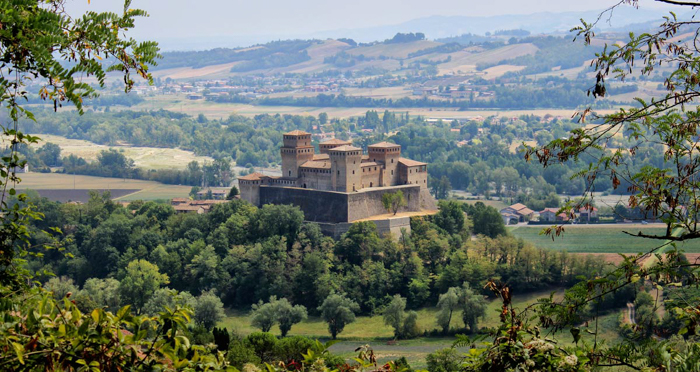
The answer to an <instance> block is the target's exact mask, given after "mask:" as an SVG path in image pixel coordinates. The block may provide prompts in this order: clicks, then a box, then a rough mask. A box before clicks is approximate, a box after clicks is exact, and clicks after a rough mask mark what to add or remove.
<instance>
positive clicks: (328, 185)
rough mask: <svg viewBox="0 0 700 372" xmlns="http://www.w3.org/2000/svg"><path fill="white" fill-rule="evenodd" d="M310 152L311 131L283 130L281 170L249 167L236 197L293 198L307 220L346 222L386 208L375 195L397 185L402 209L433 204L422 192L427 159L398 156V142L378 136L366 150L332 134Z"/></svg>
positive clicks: (269, 201) (284, 200) (414, 209)
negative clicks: (265, 171)
mask: <svg viewBox="0 0 700 372" xmlns="http://www.w3.org/2000/svg"><path fill="white" fill-rule="evenodd" d="M319 150H320V154H316V153H315V148H314V146H313V145H312V144H311V134H309V133H306V132H304V131H299V130H295V131H292V132H289V133H285V134H284V137H283V146H282V148H281V150H280V153H281V156H282V176H281V177H279V176H266V175H262V174H260V173H253V174H249V175H246V176H242V177H239V178H238V183H239V188H240V191H241V198H242V199H245V200H247V201H249V202H251V203H252V204H254V205H258V206H260V205H264V204H293V205H297V206H299V207H300V208H301V209H302V210H303V211H304V214H305V216H306V219H307V220H309V221H315V222H326V223H347V222H353V221H357V220H360V219H367V218H370V217H373V216H376V215H382V214H386V213H387V212H386V210H384V208H383V206H382V203H381V196H382V195H383V194H384V193H387V192H396V191H397V190H402V192H403V193H404V196H405V198H406V201H407V206H406V207H404V208H403V209H402V210H401V211H402V212H420V211H423V210H435V209H437V206H436V203H435V200H434V199H433V198H432V196H431V195H430V193H429V192H428V165H427V164H426V163H421V162H419V161H415V160H411V159H406V158H402V157H401V146H399V145H396V144H393V143H389V142H380V143H376V144H373V145H370V146H368V148H367V153H366V154H365V153H363V151H362V149H361V148H359V147H355V146H352V144H351V143H350V142H348V141H343V140H339V139H332V140H328V141H325V142H322V143H320V144H319Z"/></svg>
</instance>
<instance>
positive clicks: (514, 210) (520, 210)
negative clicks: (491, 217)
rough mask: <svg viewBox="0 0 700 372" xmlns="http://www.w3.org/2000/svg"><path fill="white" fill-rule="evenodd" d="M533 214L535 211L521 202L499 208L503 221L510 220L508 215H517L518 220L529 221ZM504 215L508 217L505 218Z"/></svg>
mask: <svg viewBox="0 0 700 372" xmlns="http://www.w3.org/2000/svg"><path fill="white" fill-rule="evenodd" d="M534 214H535V211H533V210H532V209H530V208H528V207H527V206H525V204H521V203H516V204H513V205H511V206H510V207H506V208H503V209H501V216H503V221H504V222H507V221H512V218H510V217H511V216H510V215H515V216H517V221H518V222H527V221H530V220H531V219H532V217H533V216H534ZM506 216H508V217H509V218H508V219H506ZM506 224H508V223H506Z"/></svg>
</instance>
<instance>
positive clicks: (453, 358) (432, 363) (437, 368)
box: [426, 348, 461, 372]
mask: <svg viewBox="0 0 700 372" xmlns="http://www.w3.org/2000/svg"><path fill="white" fill-rule="evenodd" d="M426 362H427V364H428V371H430V372H453V371H459V370H461V368H460V367H461V366H460V356H459V353H457V350H455V349H452V348H448V349H440V350H437V351H435V352H434V353H431V354H428V357H427V358H426Z"/></svg>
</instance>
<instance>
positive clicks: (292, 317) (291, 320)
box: [275, 298, 307, 337]
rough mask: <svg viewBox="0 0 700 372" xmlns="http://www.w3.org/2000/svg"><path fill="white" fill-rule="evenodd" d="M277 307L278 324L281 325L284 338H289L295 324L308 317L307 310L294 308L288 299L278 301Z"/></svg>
mask: <svg viewBox="0 0 700 372" xmlns="http://www.w3.org/2000/svg"><path fill="white" fill-rule="evenodd" d="M275 307H276V309H275V312H276V313H277V314H276V317H277V322H278V323H279V327H280V333H281V334H282V337H285V336H287V333H288V332H289V330H290V329H291V328H292V326H293V325H294V324H297V323H299V322H301V321H303V320H304V319H306V317H307V314H306V308H305V307H304V306H301V305H295V306H292V304H290V303H289V301H288V300H287V299H286V298H282V299H279V300H277V303H276V304H275Z"/></svg>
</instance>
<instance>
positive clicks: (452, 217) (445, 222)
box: [434, 200, 465, 235]
mask: <svg viewBox="0 0 700 372" xmlns="http://www.w3.org/2000/svg"><path fill="white" fill-rule="evenodd" d="M438 206H439V207H440V211H439V212H438V213H437V214H436V215H435V217H434V218H435V224H436V225H438V226H440V227H441V228H442V229H444V230H445V231H447V232H448V233H449V234H450V235H454V234H460V233H462V232H463V231H464V220H465V218H464V210H462V206H461V204H460V203H459V202H456V201H447V202H446V201H442V200H441V201H440V202H439V203H438Z"/></svg>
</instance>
